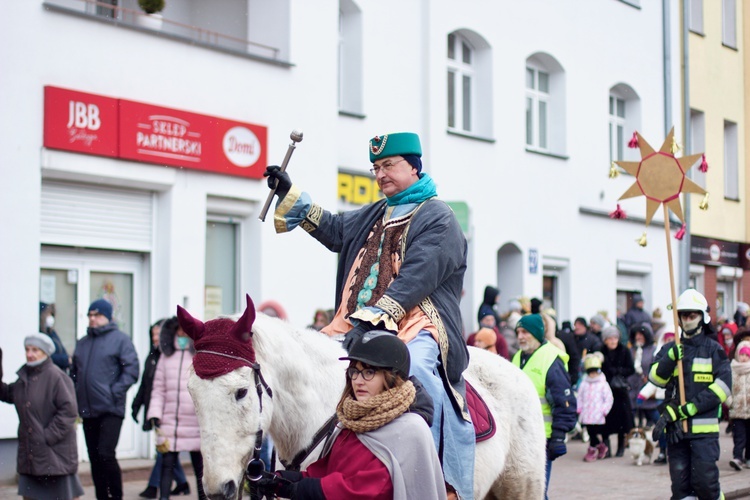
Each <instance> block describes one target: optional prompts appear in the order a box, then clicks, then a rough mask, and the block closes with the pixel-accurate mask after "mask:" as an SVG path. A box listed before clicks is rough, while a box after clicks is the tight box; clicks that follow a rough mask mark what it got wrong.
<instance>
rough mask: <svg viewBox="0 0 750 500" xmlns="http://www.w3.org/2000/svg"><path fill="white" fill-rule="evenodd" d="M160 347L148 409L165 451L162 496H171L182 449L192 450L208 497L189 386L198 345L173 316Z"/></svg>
mask: <svg viewBox="0 0 750 500" xmlns="http://www.w3.org/2000/svg"><path fill="white" fill-rule="evenodd" d="M159 348H160V349H161V356H160V357H159V361H158V362H157V363H156V373H155V374H154V381H153V387H152V389H151V402H150V404H149V406H148V412H147V418H148V420H149V421H150V422H151V426H152V427H153V428H154V429H156V433H157V450H158V451H159V452H161V453H162V454H163V457H162V469H161V482H160V485H159V498H161V499H168V498H169V494H170V491H169V490H170V487H171V485H172V475H173V472H174V468H175V464H176V463H177V460H178V457H179V452H181V451H188V452H190V461H191V462H192V463H193V471H194V472H195V478H196V482H197V483H198V484H197V486H198V498H199V499H204V498H206V494H205V493H204V491H203V481H202V477H203V456H202V455H201V452H200V446H201V438H200V427H199V426H198V417H197V416H196V414H195V406H194V405H193V399H192V398H191V397H190V393H189V392H188V388H187V384H188V376H189V368H190V366H191V365H192V364H193V356H194V354H195V348H194V347H193V341H192V340H191V339H190V337H188V336H187V335H186V334H185V332H184V331H183V330H182V328H181V327H180V325H179V324H178V323H177V318H176V317H172V318H169V319H168V320H166V321H165V322H164V324H163V325H162V327H161V332H160V333H159Z"/></svg>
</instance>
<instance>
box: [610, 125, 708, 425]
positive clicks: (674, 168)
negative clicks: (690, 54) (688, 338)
mask: <svg viewBox="0 0 750 500" xmlns="http://www.w3.org/2000/svg"><path fill="white" fill-rule="evenodd" d="M634 136H635V137H636V138H637V142H638V147H639V148H640V150H641V161H618V162H615V163H616V164H617V165H619V166H620V167H621V168H623V169H624V170H625V171H626V172H628V173H629V174H631V175H633V176H634V177H635V182H634V183H633V184H632V185H631V186H630V187H629V188H628V190H627V191H625V193H624V194H623V195H622V196H620V198H619V199H620V200H624V199H627V198H635V197H637V196H645V197H646V225H647V226H648V225H649V224H650V223H651V219H652V218H653V217H654V214H655V213H656V211H657V210H658V209H659V206H660V205H662V206H663V208H664V232H665V234H666V238H667V261H668V267H669V283H670V289H671V292H672V304H676V303H677V294H676V293H675V284H674V266H673V265H672V243H671V238H670V234H669V210H671V211H672V212H673V213H674V214H675V215H676V216H677V217H678V218H679V219H680V220H681V221H682V223H683V224H684V223H685V215H684V213H683V211H682V205H681V204H680V194H681V193H697V194H703V195H707V193H706V190H705V189H703V188H702V187H700V186H699V185H698V184H696V183H695V182H693V181H691V180H690V179H688V177H687V175H686V174H687V171H688V170H690V168H692V167H693V166H694V165H695V164H696V163H697V162H698V160H701V159H703V154H702V153H699V154H695V155H690V156H683V157H682V158H676V157H675V155H674V152H675V149H676V148H673V147H672V145H673V143H674V128H672V130H670V131H669V134H668V135H667V138H666V139H664V144H662V146H661V148H660V149H659V151H654V148H652V147H651V146H650V145H649V143H648V142H646V140H645V139H644V138H643V137H641V134H639V133H637V132H636V133H635V134H634ZM701 208H708V205H707V203H706V200H705V198H704V201H703V202H702V203H701ZM618 210H619V207H618ZM641 240H642V241H640V242H639V243H640V244H641V246H645V245H646V241H645V233H644V235H643V237H642V238H641ZM672 316H673V320H674V324H675V329H676V328H677V326H678V325H679V324H680V323H679V319H678V317H677V308H675V307H673V308H672ZM675 343H676V344H678V345H679V344H680V335H676V336H675ZM677 371H678V376H679V393H680V404H681V405H684V404H685V382H684V372H683V368H682V360H681V359H679V360H677ZM682 427H683V430H684V431H685V432H687V421H683V424H682Z"/></svg>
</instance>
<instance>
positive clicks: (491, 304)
mask: <svg viewBox="0 0 750 500" xmlns="http://www.w3.org/2000/svg"><path fill="white" fill-rule="evenodd" d="M499 300H500V290H499V289H498V288H496V287H494V286H490V285H487V286H486V287H484V298H483V299H482V303H481V304H480V305H479V310H478V311H477V323H480V324H481V323H482V318H484V317H485V316H487V315H488V314H492V315H493V316H494V317H495V324H497V325H499V324H500V316H499V315H498V313H497V309H496V307H497V303H498V301H499Z"/></svg>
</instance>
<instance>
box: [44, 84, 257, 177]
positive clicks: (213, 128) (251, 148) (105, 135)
mask: <svg viewBox="0 0 750 500" xmlns="http://www.w3.org/2000/svg"><path fill="white" fill-rule="evenodd" d="M267 137H268V130H267V128H266V127H263V126H260V125H254V124H251V123H243V122H238V121H233V120H227V119H225V118H217V117H214V116H207V115H201V114H197V113H191V112H189V111H182V110H177V109H171V108H165V107H161V106H154V105H151V104H144V103H140V102H135V101H129V100H126V99H116V98H112V97H105V96H100V95H94V94H87V93H84V92H77V91H74V90H67V89H62V88H58V87H52V86H46V87H44V147H46V148H51V149H61V150H64V151H73V152H76V153H83V154H91V155H98V156H108V157H112V158H121V159H124V160H133V161H138V162H144V163H154V164H157V165H169V166H172V167H184V168H190V169H196V170H204V171H207V172H214V173H219V174H225V175H235V176H240V177H250V178H253V179H260V178H262V177H263V172H264V171H265V168H266V141H267Z"/></svg>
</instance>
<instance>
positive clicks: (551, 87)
mask: <svg viewBox="0 0 750 500" xmlns="http://www.w3.org/2000/svg"><path fill="white" fill-rule="evenodd" d="M525 108H526V146H527V148H528V149H531V150H537V151H541V152H548V153H553V154H558V155H563V154H565V73H564V71H563V69H562V66H560V64H559V63H558V62H557V61H556V60H555V59H554V58H553V57H552V56H549V55H547V54H541V53H539V54H535V55H533V56H532V57H530V58H528V59H527V60H526V103H525Z"/></svg>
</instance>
